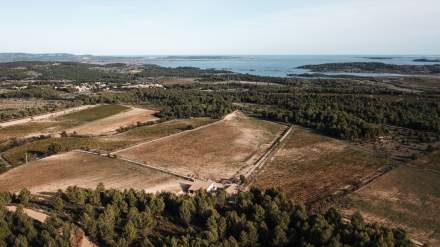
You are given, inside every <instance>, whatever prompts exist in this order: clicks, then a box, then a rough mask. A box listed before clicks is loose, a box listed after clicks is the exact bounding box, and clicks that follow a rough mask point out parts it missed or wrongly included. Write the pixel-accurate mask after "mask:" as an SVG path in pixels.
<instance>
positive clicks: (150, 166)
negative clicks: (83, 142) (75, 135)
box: [74, 149, 196, 182]
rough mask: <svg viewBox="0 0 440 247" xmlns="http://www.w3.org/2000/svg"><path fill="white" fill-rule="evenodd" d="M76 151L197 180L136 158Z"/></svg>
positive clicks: (193, 180)
mask: <svg viewBox="0 0 440 247" xmlns="http://www.w3.org/2000/svg"><path fill="white" fill-rule="evenodd" d="M74 152H79V153H86V154H92V155H98V156H102V157H105V158H108V159H117V160H121V161H125V162H128V163H131V164H133V165H137V166H141V167H146V168H150V169H153V170H156V171H159V172H162V173H166V174H168V175H173V176H176V177H179V178H183V179H185V180H188V181H191V182H195V181H196V179H195V178H192V177H189V176H186V175H182V174H179V173H177V172H173V171H171V170H168V169H165V168H162V167H158V166H152V165H148V164H145V163H143V162H139V161H135V160H130V159H125V158H122V157H114V158H112V157H108V156H107V155H106V154H97V153H94V152H90V151H85V150H80V149H78V150H74Z"/></svg>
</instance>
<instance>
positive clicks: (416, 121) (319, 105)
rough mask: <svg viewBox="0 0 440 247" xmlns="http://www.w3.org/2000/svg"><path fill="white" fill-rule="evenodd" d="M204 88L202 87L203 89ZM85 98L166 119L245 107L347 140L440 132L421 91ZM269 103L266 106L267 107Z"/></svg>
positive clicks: (239, 90) (251, 90)
mask: <svg viewBox="0 0 440 247" xmlns="http://www.w3.org/2000/svg"><path fill="white" fill-rule="evenodd" d="M201 88H202V89H201ZM82 100H83V101H84V102H85V103H117V102H132V103H147V104H153V105H158V106H161V107H162V111H161V112H160V113H159V114H158V115H159V116H160V117H166V118H185V117H195V116H210V117H215V118H218V117H221V116H223V115H225V114H227V113H229V112H231V111H233V110H234V109H237V108H240V107H238V106H237V104H234V103H247V104H249V106H247V107H245V108H243V109H245V110H247V111H250V112H251V113H254V114H256V115H259V116H261V117H263V118H266V119H270V120H276V121H283V122H288V123H294V124H299V125H302V126H306V127H310V128H313V129H316V130H319V131H321V132H323V133H325V134H327V135H330V136H333V137H337V138H342V139H352V140H353V139H357V138H372V137H376V136H378V135H381V134H383V133H384V131H385V130H384V128H383V125H384V124H391V125H396V126H401V127H407V128H410V129H415V130H421V131H433V132H437V133H440V101H438V98H437V97H421V96H415V95H405V94H400V95H387V94H385V95H374V96H373V95H363V94H359V95H358V94H348V95H346V94H342V95H338V94H321V93H310V92H304V91H301V90H288V89H285V88H276V87H271V86H249V85H248V86H238V87H235V88H232V90H231V86H229V87H228V86H225V85H220V86H212V85H211V86H207V87H206V88H204V86H202V85H198V86H175V87H170V88H168V89H167V90H163V89H145V90H135V91H131V92H124V93H118V94H105V95H100V96H96V97H85V98H83V99H82ZM261 106H265V107H261Z"/></svg>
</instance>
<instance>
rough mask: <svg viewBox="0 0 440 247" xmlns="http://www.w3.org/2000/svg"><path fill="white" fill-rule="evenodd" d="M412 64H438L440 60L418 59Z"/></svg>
mask: <svg viewBox="0 0 440 247" xmlns="http://www.w3.org/2000/svg"><path fill="white" fill-rule="evenodd" d="M413 61H414V62H421V63H440V59H438V58H436V59H429V58H419V59H414V60H413Z"/></svg>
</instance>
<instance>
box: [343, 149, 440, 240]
mask: <svg viewBox="0 0 440 247" xmlns="http://www.w3.org/2000/svg"><path fill="white" fill-rule="evenodd" d="M439 160H440V151H437V152H436V153H432V154H430V155H427V156H425V157H421V158H420V159H418V160H416V161H414V162H411V163H410V164H409V165H408V166H401V167H399V168H396V169H394V170H392V171H390V172H389V173H387V174H385V175H383V176H382V177H380V178H378V179H376V180H375V181H373V182H372V183H371V184H369V185H367V186H365V187H363V188H362V189H360V190H359V191H357V192H355V193H353V194H352V195H350V196H349V197H348V199H347V200H348V202H347V203H346V205H348V206H345V207H343V212H344V213H345V214H347V215H349V214H351V213H353V212H354V211H360V212H361V214H362V215H363V216H364V218H365V219H366V220H367V221H370V222H380V223H383V224H387V225H389V226H392V227H402V228H404V229H406V230H407V231H408V232H409V233H410V235H411V236H412V237H413V238H415V239H416V240H418V241H422V242H428V243H429V244H430V245H431V246H440V207H439V205H440V163H439Z"/></svg>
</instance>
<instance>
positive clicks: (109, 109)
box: [58, 105, 129, 123]
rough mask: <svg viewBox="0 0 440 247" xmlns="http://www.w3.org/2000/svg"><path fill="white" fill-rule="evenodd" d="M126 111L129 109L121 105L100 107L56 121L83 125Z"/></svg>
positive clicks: (68, 115) (74, 113) (71, 114)
mask: <svg viewBox="0 0 440 247" xmlns="http://www.w3.org/2000/svg"><path fill="white" fill-rule="evenodd" d="M128 109H129V107H127V106H122V105H101V106H97V107H94V108H90V109H87V110H83V111H79V112H73V113H70V114H66V115H64V116H62V117H59V118H58V119H59V120H61V121H63V120H68V121H74V122H78V123H85V122H91V121H95V120H98V119H102V118H106V117H109V116H112V115H115V114H118V113H121V112H123V111H126V110H128Z"/></svg>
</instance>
